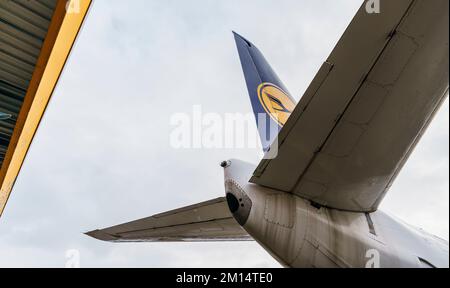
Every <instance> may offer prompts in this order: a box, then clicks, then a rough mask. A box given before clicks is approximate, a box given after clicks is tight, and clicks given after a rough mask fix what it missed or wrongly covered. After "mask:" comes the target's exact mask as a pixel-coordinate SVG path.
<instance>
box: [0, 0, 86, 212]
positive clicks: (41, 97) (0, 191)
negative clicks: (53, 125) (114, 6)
mask: <svg viewBox="0 0 450 288" xmlns="http://www.w3.org/2000/svg"><path fill="white" fill-rule="evenodd" d="M69 2H70V3H69ZM91 2H92V0H70V1H66V0H58V3H57V5H56V8H55V12H54V14H53V16H52V20H51V22H50V25H49V29H48V32H47V36H46V37H45V40H44V43H43V46H42V49H41V52H40V55H39V58H38V60H37V64H36V67H35V70H34V72H33V76H32V78H31V81H30V85H29V87H28V90H27V93H26V95H25V98H24V102H23V104H22V107H21V109H20V112H19V115H18V118H17V122H16V126H15V127H14V131H13V134H12V136H11V141H10V143H9V146H8V149H7V151H6V155H5V159H4V161H3V164H2V167H1V169H0V217H1V215H2V213H3V211H4V209H5V206H6V203H7V201H8V198H9V196H10V194H11V190H12V188H13V186H14V183H15V181H16V178H17V175H18V174H19V172H20V169H21V167H22V164H23V161H24V160H25V157H26V154H27V152H28V149H29V147H30V144H31V142H32V140H33V137H34V134H35V133H36V130H37V128H38V126H39V123H40V121H41V119H42V116H43V114H44V112H45V109H46V107H47V104H48V102H49V100H50V97H51V95H52V93H53V90H54V89H55V87H56V84H57V82H58V79H59V76H60V75H61V72H62V70H63V68H64V65H65V63H66V61H67V58H68V57H69V54H70V51H71V49H72V46H73V44H74V42H75V39H76V37H77V35H78V32H79V31H80V29H81V25H82V23H83V21H84V19H85V17H86V15H87V12H88V10H89V7H90V5H91ZM68 3H69V4H68ZM66 7H69V8H68V9H66Z"/></svg>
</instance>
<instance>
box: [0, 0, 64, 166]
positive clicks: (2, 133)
mask: <svg viewBox="0 0 450 288" xmlns="http://www.w3.org/2000/svg"><path fill="white" fill-rule="evenodd" d="M56 2H57V1H56V0H47V1H28V0H14V1H0V113H6V114H10V115H11V116H12V117H11V118H9V119H7V120H0V166H1V164H2V163H3V159H4V157H5V154H6V150H7V148H8V145H9V142H10V139H11V136H12V133H13V130H14V127H15V124H16V121H17V117H18V115H19V111H20V108H21V107H22V104H23V100H24V98H25V94H26V92H27V90H28V86H29V84H30V80H31V77H32V75H33V71H34V69H35V66H36V62H37V59H38V57H39V54H40V50H41V48H42V44H43V43H44V39H45V36H46V35H47V31H48V27H49V25H50V21H51V19H52V15H53V12H54V11H55V7H56Z"/></svg>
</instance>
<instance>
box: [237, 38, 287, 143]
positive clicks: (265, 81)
mask: <svg viewBox="0 0 450 288" xmlns="http://www.w3.org/2000/svg"><path fill="white" fill-rule="evenodd" d="M233 33H234V38H235V41H236V46H237V49H238V52H239V58H240V60H241V65H242V70H243V71H244V77H245V82H246V83H247V89H248V93H249V96H250V101H251V104H252V108H253V113H254V114H255V118H256V125H257V127H258V132H259V136H260V139H261V144H262V147H263V150H264V152H266V151H268V150H269V147H270V145H271V144H272V142H273V141H274V139H275V138H276V137H277V135H278V132H279V131H280V129H281V127H283V125H284V124H285V123H286V121H287V119H288V118H289V116H290V115H291V112H292V111H293V110H294V108H295V105H296V102H295V100H294V99H293V98H292V97H291V96H290V94H289V92H288V90H287V89H286V87H285V86H284V84H283V83H282V82H281V80H280V78H278V76H277V74H276V73H275V71H273V69H272V68H271V67H270V65H269V63H268V62H267V60H266V59H265V58H264V56H263V55H262V53H261V52H260V51H259V50H258V48H256V47H255V45H253V44H252V43H250V42H249V41H248V40H246V39H245V38H244V37H242V36H240V35H239V34H237V33H235V32H233Z"/></svg>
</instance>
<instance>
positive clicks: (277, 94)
mask: <svg viewBox="0 0 450 288" xmlns="http://www.w3.org/2000/svg"><path fill="white" fill-rule="evenodd" d="M258 99H259V102H261V105H262V106H263V107H264V110H265V111H266V113H267V114H269V115H270V117H271V118H272V119H273V120H274V121H275V122H277V123H278V125H280V126H283V125H284V124H285V123H286V121H287V119H288V118H289V116H291V113H292V111H293V110H294V108H295V103H294V101H293V100H292V98H291V97H290V96H289V95H288V94H287V93H286V92H284V91H283V90H282V89H281V88H280V87H277V86H275V85H273V84H271V83H262V84H260V85H259V87H258Z"/></svg>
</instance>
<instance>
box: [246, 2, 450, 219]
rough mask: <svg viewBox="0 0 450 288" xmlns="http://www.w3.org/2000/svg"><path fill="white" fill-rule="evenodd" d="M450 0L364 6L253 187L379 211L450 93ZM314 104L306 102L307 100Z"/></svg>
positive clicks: (256, 175)
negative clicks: (372, 10)
mask: <svg viewBox="0 0 450 288" xmlns="http://www.w3.org/2000/svg"><path fill="white" fill-rule="evenodd" d="M448 5H449V2H448V1H447V0H433V1H426V0H425V1H424V0H416V1H406V0H402V1H382V2H381V7H383V8H382V9H383V11H382V13H380V14H377V15H370V14H367V13H366V11H365V7H364V6H363V7H361V9H360V10H359V12H358V13H357V15H356V16H355V18H354V20H353V21H352V23H351V24H350V26H349V27H348V29H347V31H346V32H345V33H344V35H343V37H342V38H341V40H340V41H339V43H338V44H337V46H336V48H335V49H334V51H333V53H332V54H331V56H330V57H329V58H328V60H327V62H326V64H324V66H323V67H322V69H321V71H319V74H318V75H317V77H316V78H318V79H315V80H314V81H313V84H314V86H315V87H313V89H309V90H308V91H307V93H306V95H305V96H304V98H302V99H301V101H300V103H299V104H298V105H297V107H296V108H295V110H294V112H293V113H292V115H291V117H290V118H289V119H288V121H287V123H286V125H285V126H284V127H283V129H282V130H281V131H280V135H279V141H278V142H279V143H280V146H279V148H278V156H277V157H276V158H275V159H271V160H263V161H262V162H261V163H260V165H259V166H258V168H257V169H256V170H255V172H254V174H253V177H252V178H251V180H250V181H251V182H253V183H256V184H260V185H263V186H266V187H270V188H273V189H278V190H281V191H285V192H291V193H294V194H297V195H299V196H301V197H305V198H307V199H309V200H311V201H314V202H316V203H318V204H321V205H323V206H327V207H330V208H335V209H340V210H346V211H362V212H372V211H375V210H376V209H377V208H378V205H379V203H380V202H381V200H382V199H383V197H384V195H385V193H386V192H387V190H388V189H389V187H390V185H391V184H392V182H393V181H394V179H395V177H396V175H397V174H398V172H399V171H400V169H401V168H402V166H403V164H404V163H405V161H406V160H407V158H408V156H409V154H410V153H411V152H412V150H413V148H414V147H415V145H416V144H417V142H418V141H419V139H420V136H421V135H422V134H423V133H424V131H425V129H426V128H427V126H428V124H429V123H430V121H431V120H432V118H433V116H434V114H435V113H436V111H437V110H438V108H439V106H440V104H441V103H442V102H443V101H444V99H445V97H446V96H447V92H448V77H449V74H448V64H449V62H448V8H449V7H448ZM305 97H306V98H305Z"/></svg>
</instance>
